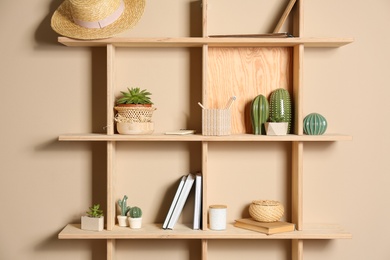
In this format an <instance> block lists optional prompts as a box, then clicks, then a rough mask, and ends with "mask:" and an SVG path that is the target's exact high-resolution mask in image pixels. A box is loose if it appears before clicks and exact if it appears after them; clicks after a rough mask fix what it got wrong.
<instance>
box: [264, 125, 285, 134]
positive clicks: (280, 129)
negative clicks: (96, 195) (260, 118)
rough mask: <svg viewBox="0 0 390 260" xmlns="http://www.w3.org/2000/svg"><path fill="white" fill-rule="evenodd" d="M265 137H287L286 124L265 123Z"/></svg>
mask: <svg viewBox="0 0 390 260" xmlns="http://www.w3.org/2000/svg"><path fill="white" fill-rule="evenodd" d="M264 126H265V131H266V133H267V135H287V130H288V123H286V122H280V123H275V122H266V123H264Z"/></svg>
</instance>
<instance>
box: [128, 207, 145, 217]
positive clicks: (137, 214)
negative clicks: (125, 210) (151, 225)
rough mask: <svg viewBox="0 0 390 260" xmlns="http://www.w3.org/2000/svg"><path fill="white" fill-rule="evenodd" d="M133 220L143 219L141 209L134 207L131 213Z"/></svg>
mask: <svg viewBox="0 0 390 260" xmlns="http://www.w3.org/2000/svg"><path fill="white" fill-rule="evenodd" d="M129 213H130V217H131V218H140V217H142V210H141V209H140V208H139V207H132V208H131V209H130V211H129Z"/></svg>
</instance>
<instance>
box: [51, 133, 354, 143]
mask: <svg viewBox="0 0 390 260" xmlns="http://www.w3.org/2000/svg"><path fill="white" fill-rule="evenodd" d="M58 140H59V141H126V142H138V141H142V142H144V141H146V142H149V141H150V142H202V141H208V142H291V141H304V142H333V141H350V140H352V136H350V135H343V134H324V135H285V136H267V135H252V134H237V135H227V136H203V135H200V134H195V135H184V136H176V135H164V134H157V133H156V134H152V135H119V134H115V135H106V134H65V135H60V136H59V138H58Z"/></svg>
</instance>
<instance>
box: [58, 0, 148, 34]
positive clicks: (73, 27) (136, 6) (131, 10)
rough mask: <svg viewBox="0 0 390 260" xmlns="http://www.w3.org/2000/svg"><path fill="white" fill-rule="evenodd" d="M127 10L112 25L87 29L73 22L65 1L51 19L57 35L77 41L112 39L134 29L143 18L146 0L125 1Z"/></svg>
mask: <svg viewBox="0 0 390 260" xmlns="http://www.w3.org/2000/svg"><path fill="white" fill-rule="evenodd" d="M123 2H124V4H125V10H124V11H123V13H122V15H121V16H120V17H119V18H118V20H116V21H115V22H113V23H112V24H110V25H108V26H106V27H104V28H97V29H96V28H92V29H91V28H85V27H82V26H80V25H77V24H75V23H74V22H73V18H72V14H71V11H70V5H69V2H68V1H66V0H65V1H64V2H63V3H62V4H61V5H60V6H59V7H58V9H57V10H56V11H55V12H54V14H53V16H52V18H51V27H52V28H53V30H54V31H56V32H57V33H59V34H61V35H63V36H67V37H70V38H75V39H82V40H93V39H104V38H109V37H112V36H114V35H116V34H119V33H122V32H124V31H126V30H128V29H130V28H132V27H133V26H134V25H135V24H137V22H138V21H139V19H140V18H141V16H142V14H143V12H144V9H145V0H123Z"/></svg>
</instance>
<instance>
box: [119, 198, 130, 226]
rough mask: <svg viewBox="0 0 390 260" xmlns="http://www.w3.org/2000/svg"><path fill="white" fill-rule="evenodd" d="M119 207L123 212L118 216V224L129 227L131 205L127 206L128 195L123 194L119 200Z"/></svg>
mask: <svg viewBox="0 0 390 260" xmlns="http://www.w3.org/2000/svg"><path fill="white" fill-rule="evenodd" d="M118 205H119V209H120V211H121V214H120V215H118V216H117V218H118V224H119V226H120V227H127V226H128V225H127V213H128V212H129V210H130V206H127V195H125V196H123V199H119V200H118Z"/></svg>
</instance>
